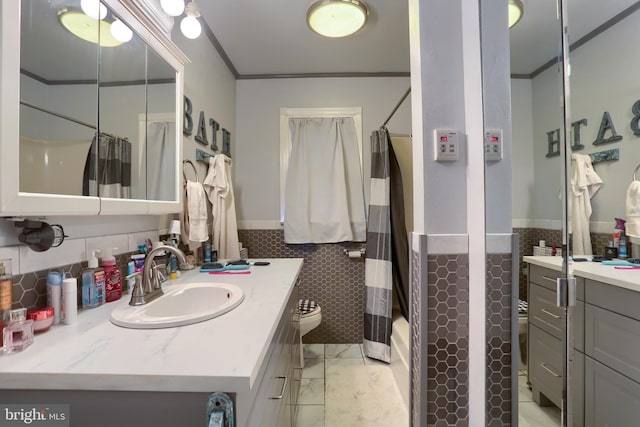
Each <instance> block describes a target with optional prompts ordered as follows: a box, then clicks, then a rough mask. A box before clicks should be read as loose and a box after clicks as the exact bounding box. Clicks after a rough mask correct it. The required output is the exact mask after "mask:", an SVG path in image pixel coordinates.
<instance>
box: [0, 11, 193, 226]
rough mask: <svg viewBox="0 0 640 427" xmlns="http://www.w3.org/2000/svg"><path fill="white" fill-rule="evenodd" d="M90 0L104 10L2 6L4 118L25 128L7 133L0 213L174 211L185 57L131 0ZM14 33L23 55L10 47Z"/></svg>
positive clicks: (177, 191) (175, 205)
mask: <svg viewBox="0 0 640 427" xmlns="http://www.w3.org/2000/svg"><path fill="white" fill-rule="evenodd" d="M12 3H13V2H12ZM84 3H86V4H89V5H91V6H95V7H94V9H95V10H96V11H97V12H96V13H103V15H104V16H102V15H101V16H100V18H101V19H95V17H92V16H89V15H91V13H90V12H87V11H86V10H83V9H82V7H81V2H80V0H56V1H53V2H42V1H37V0H21V1H19V2H15V3H14V4H12V5H5V4H3V9H2V21H3V31H2V33H3V34H2V37H3V39H2V42H3V49H2V73H3V74H2V77H3V82H4V81H5V78H6V80H7V81H11V80H12V79H14V82H15V83H14V84H15V85H16V86H17V87H16V88H11V90H9V91H8V92H10V93H9V94H10V95H13V96H8V97H4V94H5V93H6V92H3V101H5V98H6V103H7V105H6V108H5V109H4V110H3V113H4V115H3V120H4V118H9V117H15V118H16V119H17V123H19V129H17V130H15V131H14V130H6V133H5V132H3V140H2V141H3V146H6V147H7V149H10V148H11V147H15V149H16V152H15V154H12V155H10V156H7V157H5V156H3V157H2V161H3V165H2V166H3V168H2V169H3V170H2V172H0V173H1V174H2V179H1V180H0V182H2V189H1V190H2V191H0V197H1V198H2V206H0V211H1V212H2V214H3V215H4V214H9V215H32V214H37V215H48V214H52V215H53V214H76V215H78V214H80V215H81V214H98V213H100V214H112V213H113V214H146V213H151V212H152V213H169V212H178V211H179V209H180V198H179V194H180V193H179V188H178V183H179V181H178V179H177V177H178V171H179V165H180V153H181V149H180V146H181V132H179V129H180V119H181V117H180V114H179V111H180V105H179V102H178V101H179V100H180V99H181V98H182V87H183V86H182V73H183V66H184V63H186V62H187V61H188V60H187V59H186V57H184V55H183V54H182V53H181V52H180V51H179V50H178V49H177V48H176V47H175V45H173V44H172V43H171V41H170V40H169V39H168V38H167V36H166V35H164V34H162V33H161V32H159V31H158V30H157V29H156V28H155V27H153V26H152V25H148V20H145V19H141V18H142V17H143V14H142V13H141V11H140V10H139V8H136V7H134V6H135V5H134V4H133V2H127V1H116V0H107V1H103V2H98V0H95V1H93V0H90V1H88V2H84ZM86 4H85V6H86ZM18 16H19V17H20V19H19V27H18V28H16V26H15V25H11V24H10V21H11V19H12V18H13V19H15V18H17V17H18ZM141 22H145V23H147V25H146V26H145V25H143V24H142V23H141ZM5 23H6V24H7V25H5ZM74 25H78V28H79V29H78V30H73V26H74ZM117 29H119V30H120V32H118V31H117ZM14 36H15V37H19V39H20V49H19V50H17V51H16V52H17V54H15V53H14V54H12V53H11V52H10V51H9V49H5V46H8V45H9V44H10V39H11V38H12V37H14ZM12 61H13V62H12ZM12 64H13V65H12ZM17 64H19V66H17ZM18 81H19V84H18V83H17V82H18ZM16 89H17V90H16ZM13 103H15V104H16V106H14V105H12V104H13ZM18 104H19V105H20V107H19V110H17V114H12V110H13V109H14V108H17V105H18ZM16 134H17V135H16ZM14 139H15V143H14V142H13V141H14ZM10 146H11V147H10ZM5 163H6V164H5Z"/></svg>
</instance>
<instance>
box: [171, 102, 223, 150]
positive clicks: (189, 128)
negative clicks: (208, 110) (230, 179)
mask: <svg viewBox="0 0 640 427" xmlns="http://www.w3.org/2000/svg"><path fill="white" fill-rule="evenodd" d="M183 110H184V125H183V128H182V133H183V134H184V135H187V136H189V135H191V134H192V132H193V105H192V103H191V100H190V99H189V98H188V97H187V96H185V97H184V108H183ZM208 125H209V127H210V128H211V131H212V132H211V145H210V148H211V150H213V151H214V152H215V151H218V131H219V130H222V154H225V155H227V156H229V157H231V132H229V131H228V130H226V129H225V128H222V129H220V123H218V122H217V121H215V120H214V119H213V118H209V123H208ZM197 131H198V132H197V134H196V136H194V137H193V139H195V140H196V141H197V142H199V143H200V144H202V145H209V138H208V137H207V120H206V119H205V114H204V111H200V114H199V116H198V127H197Z"/></svg>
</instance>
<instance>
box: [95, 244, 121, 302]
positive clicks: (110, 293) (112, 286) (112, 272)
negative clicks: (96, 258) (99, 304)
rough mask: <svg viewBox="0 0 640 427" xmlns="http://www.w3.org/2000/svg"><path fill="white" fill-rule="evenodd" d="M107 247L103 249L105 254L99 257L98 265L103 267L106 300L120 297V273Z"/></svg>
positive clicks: (109, 300)
mask: <svg viewBox="0 0 640 427" xmlns="http://www.w3.org/2000/svg"><path fill="white" fill-rule="evenodd" d="M114 249H115V248H114ZM112 254H113V252H112V250H111V249H110V248H109V249H107V250H106V251H105V256H103V257H102V258H101V259H100V266H101V267H102V268H103V269H104V273H105V276H106V277H105V278H106V282H107V286H106V296H107V298H106V301H107V302H111V301H116V300H119V299H120V297H122V274H121V273H120V269H119V268H118V266H117V265H116V258H115V257H114V256H113V255H112Z"/></svg>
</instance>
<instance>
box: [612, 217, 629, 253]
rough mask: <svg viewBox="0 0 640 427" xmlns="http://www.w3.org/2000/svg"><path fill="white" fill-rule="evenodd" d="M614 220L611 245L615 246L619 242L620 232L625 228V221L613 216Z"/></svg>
mask: <svg viewBox="0 0 640 427" xmlns="http://www.w3.org/2000/svg"><path fill="white" fill-rule="evenodd" d="M615 220H616V225H615V226H614V227H613V247H614V248H617V247H618V245H619V242H620V234H621V233H622V232H624V230H625V226H624V223H625V222H626V221H625V220H624V219H622V218H615Z"/></svg>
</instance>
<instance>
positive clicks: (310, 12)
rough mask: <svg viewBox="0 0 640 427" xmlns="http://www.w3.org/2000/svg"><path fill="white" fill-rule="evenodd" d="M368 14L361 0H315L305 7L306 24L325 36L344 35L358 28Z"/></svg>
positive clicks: (336, 36)
mask: <svg viewBox="0 0 640 427" xmlns="http://www.w3.org/2000/svg"><path fill="white" fill-rule="evenodd" d="M368 16H369V10H368V9H367V5H366V4H365V2H364V1H361V0H316V1H315V2H314V3H312V4H311V6H309V9H307V25H308V26H309V28H311V30H313V31H314V32H316V33H318V34H320V35H322V36H325V37H333V38H339V37H346V36H349V35H351V34H353V33H355V32H357V31H358V30H360V29H361V28H362V27H363V26H364V24H365V23H366V22H367V17H368Z"/></svg>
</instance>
